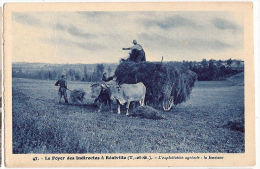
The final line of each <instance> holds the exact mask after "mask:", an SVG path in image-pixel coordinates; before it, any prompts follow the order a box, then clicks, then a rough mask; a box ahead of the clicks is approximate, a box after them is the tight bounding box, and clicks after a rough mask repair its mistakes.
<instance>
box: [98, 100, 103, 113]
mask: <svg viewBox="0 0 260 169" xmlns="http://www.w3.org/2000/svg"><path fill="white" fill-rule="evenodd" d="M102 107H103V103H102V102H101V103H100V106H99V109H98V112H101V110H102Z"/></svg>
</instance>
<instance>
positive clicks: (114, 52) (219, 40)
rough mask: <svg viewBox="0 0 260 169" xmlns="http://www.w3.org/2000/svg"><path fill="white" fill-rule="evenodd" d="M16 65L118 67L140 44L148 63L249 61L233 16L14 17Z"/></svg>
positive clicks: (28, 14) (83, 14)
mask: <svg viewBox="0 0 260 169" xmlns="http://www.w3.org/2000/svg"><path fill="white" fill-rule="evenodd" d="M12 21H13V22H12V32H13V58H12V59H13V62H40V63H55V64H59V63H60V64H76V63H82V64H92V63H118V62H119V60H120V59H121V58H127V57H128V52H129V51H124V50H122V48H124V47H131V46H132V45H133V44H132V41H133V40H134V39H135V40H137V42H138V43H139V44H140V45H142V47H143V48H144V51H145V53H146V59H147V60H148V61H160V60H161V57H162V56H163V57H164V60H166V61H183V60H188V61H200V60H202V59H203V58H205V59H207V60H209V59H216V60H219V59H222V60H224V59H229V58H232V59H242V60H243V59H244V57H245V56H244V55H243V53H244V50H243V49H244V48H243V46H244V43H243V41H244V40H243V36H244V34H243V15H242V13H234V12H233V13H231V12H223V11H222V12H214V11H211V12H198V11H196V12H195V11H194V12H191V11H183V12H182V11H178V12H170V11H169V12H154V11H150V12H102V11H100V12H94V11H91V12H87V11H85V12H84V11H80V12H77V11H75V12H14V13H13V14H12Z"/></svg>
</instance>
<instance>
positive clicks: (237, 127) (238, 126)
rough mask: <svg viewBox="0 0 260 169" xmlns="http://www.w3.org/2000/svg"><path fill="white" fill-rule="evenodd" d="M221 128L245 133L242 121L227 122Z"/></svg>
mask: <svg viewBox="0 0 260 169" xmlns="http://www.w3.org/2000/svg"><path fill="white" fill-rule="evenodd" d="M223 127H225V128H228V129H230V130H234V131H240V132H243V133H244V132H245V121H244V119H234V120H229V121H228V122H227V123H226V124H224V125H223Z"/></svg>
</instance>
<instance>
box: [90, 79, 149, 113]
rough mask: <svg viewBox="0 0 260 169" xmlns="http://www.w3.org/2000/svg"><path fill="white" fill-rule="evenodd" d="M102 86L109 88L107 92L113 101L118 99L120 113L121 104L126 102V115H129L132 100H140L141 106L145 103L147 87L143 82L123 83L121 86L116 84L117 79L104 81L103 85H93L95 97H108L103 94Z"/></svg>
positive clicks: (118, 111)
mask: <svg viewBox="0 0 260 169" xmlns="http://www.w3.org/2000/svg"><path fill="white" fill-rule="evenodd" d="M98 86H101V87H98ZM102 88H103V89H104V88H105V89H108V90H109V92H107V93H109V98H110V100H111V101H112V100H116V101H117V113H118V114H120V105H124V104H126V115H129V106H130V103H131V102H132V101H138V102H139V103H140V105H141V106H143V105H144V100H145V94H146V87H145V85H144V84H143V83H141V82H140V83H137V84H121V85H120V86H119V85H118V84H116V82H115V81H114V82H112V83H111V82H110V83H108V84H106V83H104V84H102V85H92V96H93V97H95V98H103V97H106V96H102V92H101V90H102ZM111 101H110V104H111ZM110 107H111V106H110Z"/></svg>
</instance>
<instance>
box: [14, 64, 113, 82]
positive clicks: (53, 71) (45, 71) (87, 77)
mask: <svg viewBox="0 0 260 169" xmlns="http://www.w3.org/2000/svg"><path fill="white" fill-rule="evenodd" d="M111 67H113V66H107V67H105V66H104V64H97V65H96V67H95V68H94V70H93V71H90V70H89V68H88V66H87V65H85V66H83V68H66V66H55V67H54V68H53V67H52V68H49V67H47V68H46V67H43V68H39V69H33V70H32V69H26V68H17V67H16V68H14V69H13V70H12V76H13V77H17V78H29V79H41V80H57V79H59V78H60V77H61V75H63V74H64V75H66V78H67V80H71V81H86V82H97V81H101V79H102V75H103V73H104V72H107V74H108V75H109V76H110V75H112V74H113V71H114V70H113V68H111Z"/></svg>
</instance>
